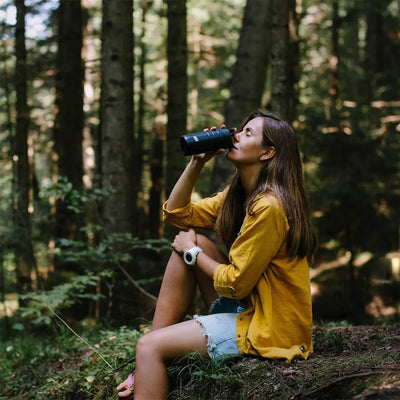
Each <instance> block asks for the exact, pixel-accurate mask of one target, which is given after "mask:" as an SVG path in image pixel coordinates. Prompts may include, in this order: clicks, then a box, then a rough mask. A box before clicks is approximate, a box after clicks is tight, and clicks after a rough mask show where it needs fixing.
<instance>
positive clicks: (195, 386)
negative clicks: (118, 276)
mask: <svg viewBox="0 0 400 400" xmlns="http://www.w3.org/2000/svg"><path fill="white" fill-rule="evenodd" d="M15 322H16V321H12V323H14V326H15V325H17V324H15ZM17 326H18V325H17ZM146 328H147V327H146ZM71 329H72V328H71ZM71 329H68V328H66V327H65V326H64V324H61V323H57V324H54V325H51V326H48V327H47V330H45V331H43V332H42V331H40V330H38V329H36V330H35V329H34V328H33V327H31V329H30V330H29V331H28V330H23V331H14V332H13V335H12V336H10V337H8V338H5V339H2V340H1V342H0V381H1V382H2V384H1V385H0V400H5V399H7V400H20V399H21V400H22V399H24V400H42V399H49V400H86V399H91V400H116V399H118V396H117V393H116V391H115V387H116V386H117V384H119V383H120V382H121V381H122V380H123V379H124V378H125V377H126V376H127V375H128V374H129V373H130V372H131V371H132V368H133V367H134V356H135V345H136V342H137V340H138V338H139V337H140V336H141V335H142V334H143V332H141V331H138V330H134V329H132V328H129V327H126V326H122V327H115V328H110V327H105V326H101V325H93V324H83V323H82V324H79V325H74V327H73V329H72V330H71ZM73 332H74V333H73ZM3 336H4V335H3ZM82 338H83V339H84V341H82ZM85 342H88V343H89V344H90V345H89V346H88V345H87V344H86V343H85ZM314 350H315V353H314V354H312V355H311V357H310V359H309V360H307V361H301V360H294V361H292V363H290V364H287V363H285V362H283V361H274V360H265V359H259V358H255V357H238V358H233V359H226V360H223V361H215V360H210V359H208V358H207V357H204V356H201V355H199V354H189V355H187V356H186V357H184V358H181V359H179V360H177V361H176V362H174V363H173V364H172V365H171V366H170V367H169V369H168V372H169V376H170V381H171V393H170V396H169V400H198V399H205V400H209V399H212V400H258V399H260V400H261V399H263V400H264V399H266V398H267V399H269V400H281V399H295V400H298V399H318V400H320V399H335V400H337V399H339V398H345V397H343V396H345V395H346V394H348V395H349V396H350V397H353V396H356V395H359V394H360V393H375V392H376V393H378V394H379V393H380V392H379V390H381V389H380V388H382V387H383V388H384V390H386V391H387V394H388V395H392V394H394V395H397V394H400V393H397V392H396V390H397V389H396V388H398V387H399V386H400V355H399V354H400V336H399V327H398V325H397V326H387V327H385V326H369V327H353V326H348V325H346V324H339V326H337V325H336V326H332V324H329V325H328V324H327V325H323V326H318V327H316V328H315V329H314ZM105 361H106V362H105ZM367 390H368V391H369V392H366V391H367ZM375 398H379V397H375ZM388 398H390V397H388Z"/></svg>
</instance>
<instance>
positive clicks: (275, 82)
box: [271, 0, 298, 122]
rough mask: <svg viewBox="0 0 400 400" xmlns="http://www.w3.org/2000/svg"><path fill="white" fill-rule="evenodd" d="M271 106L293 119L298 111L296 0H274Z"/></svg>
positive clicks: (285, 116)
mask: <svg viewBox="0 0 400 400" xmlns="http://www.w3.org/2000/svg"><path fill="white" fill-rule="evenodd" d="M272 21H273V45H272V57H271V110H272V111H273V112H275V113H277V114H278V115H280V116H281V117H283V118H284V119H286V120H287V121H289V122H291V121H292V120H293V119H294V118H295V114H296V111H295V110H296V102H297V100H296V99H297V95H296V91H295V83H296V82H297V73H296V71H297V64H298V40H297V18H296V2H295V0H283V1H281V0H272Z"/></svg>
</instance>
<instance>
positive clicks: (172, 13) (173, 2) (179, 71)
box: [165, 0, 188, 196]
mask: <svg viewBox="0 0 400 400" xmlns="http://www.w3.org/2000/svg"><path fill="white" fill-rule="evenodd" d="M167 5H168V15H167V17H168V39H167V56H168V104H167V114H168V123H167V170H166V188H165V189H166V194H167V196H168V194H169V193H170V191H171V190H172V188H173V187H174V185H175V182H176V181H177V180H178V178H179V176H180V174H181V173H182V170H183V168H184V166H185V159H184V157H182V155H181V154H180V152H179V138H180V136H181V135H184V134H185V133H186V124H187V92H188V79H187V57H188V55H187V41H186V33H187V32H186V0H167Z"/></svg>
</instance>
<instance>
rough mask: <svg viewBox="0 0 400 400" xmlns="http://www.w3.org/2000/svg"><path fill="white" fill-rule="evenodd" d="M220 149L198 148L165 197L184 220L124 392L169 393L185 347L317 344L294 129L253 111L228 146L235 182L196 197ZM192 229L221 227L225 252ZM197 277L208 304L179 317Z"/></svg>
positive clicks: (279, 349)
mask: <svg viewBox="0 0 400 400" xmlns="http://www.w3.org/2000/svg"><path fill="white" fill-rule="evenodd" d="M212 129H215V128H212ZM221 151H222V150H221ZM221 151H219V152H221ZM214 154H215V153H213V154H211V153H207V154H202V155H196V156H192V158H191V160H190V162H189V164H188V165H187V167H186V169H185V170H184V172H183V173H182V175H181V177H180V178H179V180H178V182H177V183H176V185H175V187H174V189H173V190H172V192H171V194H170V197H169V199H168V201H167V202H166V203H165V204H164V219H165V221H166V222H167V223H170V224H172V225H174V226H176V227H178V228H179V229H183V230H182V231H181V232H180V233H179V234H178V235H177V236H176V237H175V240H174V242H173V243H172V247H173V249H174V251H173V253H172V255H171V258H170V260H169V262H168V265H167V268H166V271H165V275H164V278H163V282H162V286H161V289H160V295H159V299H158V302H157V307H156V310H155V315H154V320H153V326H152V331H151V332H150V333H148V334H147V335H145V336H143V337H142V338H141V339H140V340H139V342H138V344H137V348H136V371H135V375H134V376H133V374H131V375H130V376H129V377H128V379H126V380H125V381H124V382H123V383H121V384H120V385H119V386H118V388H117V389H118V390H119V391H120V392H119V396H120V397H128V396H130V395H131V394H132V393H133V392H134V398H135V400H142V399H146V400H148V399H152V400H158V399H165V398H167V395H168V375H167V369H166V363H168V362H169V361H171V360H173V359H175V358H176V357H179V356H181V355H184V354H185V353H188V352H199V353H201V354H204V355H207V354H208V355H209V356H210V357H223V356H225V355H228V354H229V355H232V354H251V355H258V356H262V357H266V358H272V359H286V360H287V361H290V360H292V359H293V358H295V357H298V358H303V359H306V358H307V357H308V355H309V353H310V352H311V351H312V313H311V296H310V286H309V271H308V260H311V259H312V257H313V255H314V252H315V250H316V238H315V233H314V229H313V225H312V222H311V218H310V215H309V209H308V202H307V199H306V195H305V191H304V183H303V176H302V167H301V161H300V154H299V150H298V145H297V140H296V137H295V133H294V132H293V130H292V128H291V127H290V126H289V125H288V124H287V123H286V122H284V121H282V120H281V119H279V118H278V117H276V116H275V115H273V114H269V113H266V112H263V111H261V110H257V111H255V112H254V113H252V114H251V115H250V116H249V117H248V118H247V119H246V121H245V123H244V125H243V129H242V130H241V131H240V132H236V131H235V133H234V146H233V148H232V149H230V150H229V151H228V153H227V159H228V160H229V161H230V162H232V163H233V164H234V165H235V167H236V172H235V174H234V176H233V178H232V181H231V182H230V184H229V185H228V186H227V188H226V189H225V190H224V191H223V192H221V193H218V194H217V195H216V196H214V197H211V198H206V199H203V200H201V201H199V202H197V203H191V194H192V191H193V188H194V186H195V183H196V181H197V179H198V177H199V174H200V172H201V170H202V168H203V166H204V164H205V163H206V162H207V161H208V160H210V159H211V158H212V157H213V156H214ZM195 230H196V231H197V230H204V231H215V232H216V234H217V236H218V237H219V238H220V239H221V240H222V242H223V243H224V244H225V245H226V247H227V249H229V254H228V257H226V256H225V255H224V254H223V253H222V252H221V251H220V250H219V248H218V247H217V246H216V245H215V244H214V243H213V242H211V241H210V240H209V239H207V238H206V237H204V236H202V235H199V234H196V233H195ZM196 284H197V285H198V286H199V288H200V291H201V293H202V296H203V298H204V300H205V303H206V305H207V306H211V310H210V312H211V314H210V315H208V316H203V317H198V316H195V318H194V319H193V320H190V321H185V322H181V321H182V320H183V318H184V316H185V315H186V312H187V310H188V308H189V306H190V304H191V301H192V299H193V295H194V292H195V288H196ZM133 383H134V384H133Z"/></svg>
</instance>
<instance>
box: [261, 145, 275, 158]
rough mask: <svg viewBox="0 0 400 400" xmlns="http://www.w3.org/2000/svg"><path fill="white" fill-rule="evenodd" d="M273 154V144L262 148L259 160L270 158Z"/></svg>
mask: <svg viewBox="0 0 400 400" xmlns="http://www.w3.org/2000/svg"><path fill="white" fill-rule="evenodd" d="M274 155H275V147H274V146H269V147H267V148H266V149H264V152H263V154H262V155H261V157H260V161H266V160H269V159H270V158H272V157H273V156H274Z"/></svg>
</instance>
